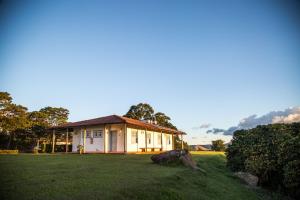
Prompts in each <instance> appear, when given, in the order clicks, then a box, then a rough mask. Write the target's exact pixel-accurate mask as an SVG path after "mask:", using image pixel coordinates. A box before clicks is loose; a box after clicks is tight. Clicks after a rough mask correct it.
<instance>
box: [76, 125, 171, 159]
mask: <svg viewBox="0 0 300 200" xmlns="http://www.w3.org/2000/svg"><path fill="white" fill-rule="evenodd" d="M124 128H125V127H124V125H123V124H116V125H106V126H90V127H87V128H86V130H90V131H93V130H102V131H103V135H102V137H101V138H94V139H93V144H91V142H90V141H91V139H90V138H86V141H85V152H87V153H89V152H95V153H96V152H98V153H104V152H105V153H108V152H109V151H110V146H109V145H110V141H109V140H110V136H109V133H110V131H116V132H117V151H116V152H120V153H122V152H124ZM132 129H133V128H127V129H126V131H127V136H126V138H125V139H126V141H125V144H126V150H125V151H126V152H128V153H135V152H141V151H142V149H144V148H146V144H145V143H146V141H145V139H146V137H145V134H146V132H145V130H143V129H135V130H138V134H137V135H138V142H137V143H135V142H134V143H131V131H132ZM81 132H82V135H81V134H80V133H81ZM147 133H148V134H149V133H150V135H151V143H150V144H149V143H148V141H147V151H151V149H152V148H154V149H155V151H159V150H160V148H162V150H163V151H168V150H172V149H173V137H172V135H171V134H166V133H161V132H155V131H147ZM161 134H162V144H160V143H159V139H158V137H161ZM80 136H82V137H80ZM168 137H169V139H170V140H171V141H170V144H169V142H168ZM79 144H81V145H83V129H80V128H77V129H76V128H75V129H74V132H73V142H72V152H77V146H78V145H79Z"/></svg>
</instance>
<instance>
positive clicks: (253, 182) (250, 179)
mask: <svg viewBox="0 0 300 200" xmlns="http://www.w3.org/2000/svg"><path fill="white" fill-rule="evenodd" d="M234 174H235V175H236V176H237V177H239V178H240V179H242V180H243V181H245V182H246V183H247V184H248V185H249V186H251V187H256V186H257V183H258V177H257V176H254V175H252V174H250V173H247V172H236V173H234Z"/></svg>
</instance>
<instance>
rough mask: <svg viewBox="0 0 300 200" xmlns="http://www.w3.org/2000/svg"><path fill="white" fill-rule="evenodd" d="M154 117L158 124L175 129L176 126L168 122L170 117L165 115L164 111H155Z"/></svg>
mask: <svg viewBox="0 0 300 200" xmlns="http://www.w3.org/2000/svg"><path fill="white" fill-rule="evenodd" d="M154 119H155V120H156V121H157V124H158V125H160V126H163V127H167V128H172V129H175V130H177V128H176V126H174V125H173V124H172V123H171V122H170V120H171V118H170V117H169V116H167V115H166V114H165V113H162V112H157V113H155V114H154Z"/></svg>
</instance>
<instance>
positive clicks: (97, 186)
mask: <svg viewBox="0 0 300 200" xmlns="http://www.w3.org/2000/svg"><path fill="white" fill-rule="evenodd" d="M193 157H194V159H195V160H196V161H197V162H198V163H199V164H200V166H201V168H202V169H204V170H205V171H206V172H207V173H206V174H203V173H202V172H199V171H192V170H190V169H187V168H184V167H178V166H176V167H175V166H173V167H168V166H160V165H156V164H152V162H151V160H150V155H92V154H89V155H77V154H74V155H30V154H20V155H0V173H1V174H0V181H1V182H0V183H1V186H0V193H1V197H0V199H2V200H4V199H43V200H46V199H83V200H84V199H89V200H92V199H224V200H226V199H228V200H229V199H230V200H233V199H242V200H248V199H249V200H250V199H261V198H262V197H261V194H259V193H258V192H257V191H254V190H252V189H249V188H248V187H246V186H245V185H243V184H242V183H241V182H240V180H238V179H237V178H235V177H234V176H233V174H232V173H231V172H229V171H228V170H227V168H226V167H225V157H224V155H194V156H193ZM263 198H264V197H263Z"/></svg>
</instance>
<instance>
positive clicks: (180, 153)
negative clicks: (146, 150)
mask: <svg viewBox="0 0 300 200" xmlns="http://www.w3.org/2000/svg"><path fill="white" fill-rule="evenodd" d="M151 160H152V161H153V162H154V163H156V164H170V163H181V164H183V165H184V166H186V167H190V168H192V169H194V170H200V168H199V167H198V166H197V164H196V162H195V161H194V160H193V159H192V155H191V154H190V153H189V152H188V151H187V150H171V151H167V152H163V153H160V154H155V155H153V156H151Z"/></svg>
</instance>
